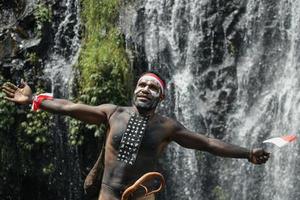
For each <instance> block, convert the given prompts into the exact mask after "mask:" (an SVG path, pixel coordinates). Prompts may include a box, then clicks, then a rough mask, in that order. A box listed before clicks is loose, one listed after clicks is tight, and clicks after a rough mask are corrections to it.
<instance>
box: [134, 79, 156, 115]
mask: <svg viewBox="0 0 300 200" xmlns="http://www.w3.org/2000/svg"><path fill="white" fill-rule="evenodd" d="M160 95H161V87H160V85H159V83H158V81H157V80H155V79H152V78H151V77H150V78H148V77H147V76H145V77H142V78H140V80H139V81H138V83H137V86H136V88H135V91H134V97H133V102H134V104H135V105H136V106H137V107H139V108H143V109H146V110H151V109H154V108H156V106H157V105H158V103H159V101H160Z"/></svg>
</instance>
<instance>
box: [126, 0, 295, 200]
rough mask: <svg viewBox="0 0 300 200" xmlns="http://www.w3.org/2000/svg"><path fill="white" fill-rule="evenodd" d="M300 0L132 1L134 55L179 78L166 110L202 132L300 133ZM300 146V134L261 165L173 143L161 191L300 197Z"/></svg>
mask: <svg viewBox="0 0 300 200" xmlns="http://www.w3.org/2000/svg"><path fill="white" fill-rule="evenodd" d="M299 8H300V2H299V1H296V0H281V1H254V0H248V1H241V2H236V1H226V2H225V1H219V0H217V1H206V0H201V1H197V0H162V1H155V0H141V1H136V2H133V3H132V2H131V3H129V2H125V3H123V10H122V12H121V17H120V25H121V27H122V30H123V32H124V35H125V39H126V42H127V44H128V45H127V46H128V47H130V48H131V50H132V52H133V54H134V56H135V58H134V59H135V60H134V61H133V63H134V64H135V63H148V68H149V69H156V70H159V71H160V72H161V73H162V74H163V75H165V77H166V79H167V81H168V82H169V86H168V97H167V99H166V102H165V103H164V104H162V109H161V110H162V112H164V113H165V114H168V115H170V116H171V117H174V118H176V119H177V120H179V121H180V122H181V123H182V124H183V125H184V126H186V127H187V128H189V129H191V130H193V131H195V132H199V133H202V134H206V135H208V136H210V137H216V138H220V139H223V140H224V141H226V142H230V143H233V144H237V145H240V146H244V147H248V148H250V147H261V144H262V141H263V140H265V139H267V138H270V137H275V136H280V135H284V134H299V133H298V132H299V125H300V123H299V122H298V119H299V114H298V113H299V112H298V109H299V102H300V101H299V100H300V99H299V97H300V96H299V95H300V94H299V92H298V90H299V86H300V85H299V78H298V77H299V72H298V71H299V63H300V62H299V57H300V56H299V55H300V54H299V50H300V48H299V47H300V46H299V44H300V43H299V37H300V36H299V30H300V29H299V28H300V27H299V26H300V12H299V10H300V9H299ZM136 67H141V66H136ZM144 67H145V66H144ZM298 152H299V146H298V145H297V144H296V143H294V144H292V145H289V146H287V147H284V148H283V149H280V150H278V151H276V152H275V153H273V154H272V156H271V158H270V160H269V162H268V163H267V164H266V165H263V166H255V165H252V164H250V163H248V161H247V160H239V159H224V158H219V157H214V156H212V155H210V154H207V153H200V152H195V151H192V150H187V149H184V148H182V147H180V146H179V145H177V144H171V145H170V146H169V148H168V149H167V151H166V153H165V156H164V158H163V160H162V167H163V170H164V171H165V173H164V174H165V175H166V178H167V188H166V190H165V192H164V194H163V195H162V197H161V198H160V199H176V200H185V199H188V200H190V199H191V200H201V199H203V200H207V199H238V200H240V199H244V200H246V199H247V200H254V199H255V200H256V199H262V200H269V199H275V200H280V199H284V200H292V199H298V198H299V197H300V192H299V191H298V190H297V188H298V187H299V183H298V182H299V181H298V180H299V178H300V170H299V169H298V168H297V165H298V164H299V161H298V160H299V153H298Z"/></svg>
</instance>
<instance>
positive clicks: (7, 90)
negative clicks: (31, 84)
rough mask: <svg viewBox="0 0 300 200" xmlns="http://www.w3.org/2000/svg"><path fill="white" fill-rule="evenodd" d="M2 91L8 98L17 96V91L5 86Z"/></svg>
mask: <svg viewBox="0 0 300 200" xmlns="http://www.w3.org/2000/svg"><path fill="white" fill-rule="evenodd" d="M1 89H2V91H3V92H4V93H5V94H6V96H8V97H14V96H15V91H14V90H12V89H10V88H8V87H5V86H2V87H1Z"/></svg>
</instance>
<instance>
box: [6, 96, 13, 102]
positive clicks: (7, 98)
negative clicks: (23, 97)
mask: <svg viewBox="0 0 300 200" xmlns="http://www.w3.org/2000/svg"><path fill="white" fill-rule="evenodd" d="M4 99H6V100H8V101H12V102H16V100H15V99H14V98H10V97H4Z"/></svg>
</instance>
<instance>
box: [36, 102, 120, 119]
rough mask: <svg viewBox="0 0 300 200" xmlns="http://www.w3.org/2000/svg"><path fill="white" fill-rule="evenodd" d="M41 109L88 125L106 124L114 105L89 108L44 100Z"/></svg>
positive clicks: (78, 104) (77, 104)
mask: <svg viewBox="0 0 300 200" xmlns="http://www.w3.org/2000/svg"><path fill="white" fill-rule="evenodd" d="M41 109H42V110H45V111H48V112H51V113H56V114H62V115H67V116H70V117H73V118H75V119H78V120H80V121H83V122H86V123H89V124H98V125H99V124H101V123H107V119H108V118H109V117H110V116H111V115H112V114H113V112H114V111H115V109H116V105H112V104H102V105H100V106H89V105H85V104H80V103H73V102H71V101H69V100H66V99H53V100H44V101H43V102H42V104H41Z"/></svg>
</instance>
